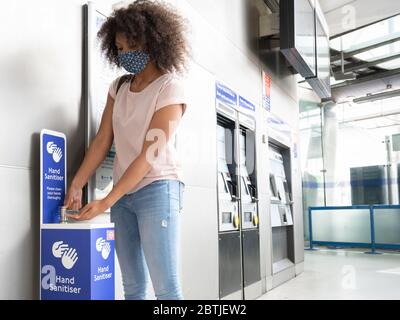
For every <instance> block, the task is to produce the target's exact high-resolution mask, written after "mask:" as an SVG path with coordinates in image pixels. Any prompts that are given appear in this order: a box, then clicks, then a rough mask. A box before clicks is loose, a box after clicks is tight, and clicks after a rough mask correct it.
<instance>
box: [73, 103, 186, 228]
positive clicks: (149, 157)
mask: <svg viewBox="0 0 400 320" xmlns="http://www.w3.org/2000/svg"><path fill="white" fill-rule="evenodd" d="M182 116H183V105H170V106H167V107H164V108H163V109H161V110H159V111H157V112H156V113H155V114H154V116H153V119H152V121H151V123H150V127H149V131H148V133H147V136H146V141H145V143H144V144H143V149H142V152H141V153H140V155H139V156H138V157H137V158H136V159H135V160H134V161H133V162H132V163H131V165H130V166H129V167H128V169H127V170H126V171H125V173H124V175H123V176H122V177H121V179H120V180H119V182H118V183H117V184H116V185H115V186H114V188H113V190H112V191H111V192H110V193H109V195H108V196H107V197H106V198H105V199H103V200H99V201H93V202H92V203H89V204H88V205H87V206H85V208H83V209H82V211H81V212H80V214H79V215H76V216H73V215H70V217H71V218H73V219H76V220H90V219H92V218H93V217H95V216H96V215H98V214H100V213H102V212H104V211H106V210H107V209H108V208H110V207H111V206H113V205H114V203H116V202H117V201H118V200H119V199H120V198H121V197H123V196H124V195H125V194H126V193H128V192H129V191H131V190H132V189H133V188H135V186H136V185H137V184H138V183H139V182H140V181H141V180H142V179H143V178H144V176H145V175H146V174H147V173H148V172H149V171H150V170H151V168H152V163H153V161H154V160H156V159H157V157H158V156H159V155H161V156H162V152H163V150H164V148H165V147H166V146H167V144H168V142H169V141H170V138H171V137H172V136H173V135H174V133H175V131H176V129H177V127H178V124H179V122H180V120H181V118H182Z"/></svg>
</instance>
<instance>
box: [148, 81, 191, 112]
mask: <svg viewBox="0 0 400 320" xmlns="http://www.w3.org/2000/svg"><path fill="white" fill-rule="evenodd" d="M174 104H183V105H184V111H186V108H187V101H186V95H185V82H184V81H183V80H182V79H180V78H178V77H173V78H172V79H171V80H170V81H168V82H167V83H166V85H165V86H164V87H163V88H162V89H161V91H160V93H159V96H158V99H157V102H156V108H155V111H158V110H160V109H162V108H164V107H167V106H170V105H174Z"/></svg>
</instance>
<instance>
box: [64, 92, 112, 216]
mask: <svg viewBox="0 0 400 320" xmlns="http://www.w3.org/2000/svg"><path fill="white" fill-rule="evenodd" d="M113 108H114V99H113V98H112V97H111V96H110V95H108V98H107V104H106V107H105V109H104V112H103V116H102V119H101V124H100V128H99V131H98V133H97V134H96V137H95V138H94V140H93V141H92V143H91V144H90V147H89V150H88V151H87V152H86V154H85V158H84V160H83V162H82V164H81V166H80V168H79V170H78V172H77V173H76V175H75V177H74V179H73V180H72V183H71V187H70V189H69V190H68V194H67V195H66V197H65V202H64V203H65V205H66V206H67V207H72V208H73V209H76V210H77V209H80V208H81V207H82V204H81V197H79V196H78V197H77V196H76V194H81V191H82V188H83V187H84V186H85V185H86V183H87V182H88V180H89V178H90V176H91V175H92V174H93V173H94V172H95V171H96V169H97V168H98V167H99V165H100V164H101V163H102V162H103V161H104V159H105V158H106V156H107V153H108V152H109V150H110V148H111V146H112V143H113V141H114V133H113V126H112V114H113Z"/></svg>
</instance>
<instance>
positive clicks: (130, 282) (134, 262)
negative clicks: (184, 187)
mask: <svg viewBox="0 0 400 320" xmlns="http://www.w3.org/2000/svg"><path fill="white" fill-rule="evenodd" d="M131 202H132V197H131V196H130V195H126V196H124V197H122V198H121V199H120V200H119V201H118V202H117V203H116V204H115V205H114V206H113V207H112V208H111V221H112V222H114V224H115V249H116V251H117V256H118V261H119V265H120V267H121V273H122V282H123V286H124V292H125V299H126V300H145V299H146V288H147V283H148V275H147V274H148V270H147V266H146V262H145V260H144V254H143V249H142V246H141V243H140V236H139V228H138V222H137V218H136V214H135V213H134V212H133V210H132V207H131V205H132V203H131Z"/></svg>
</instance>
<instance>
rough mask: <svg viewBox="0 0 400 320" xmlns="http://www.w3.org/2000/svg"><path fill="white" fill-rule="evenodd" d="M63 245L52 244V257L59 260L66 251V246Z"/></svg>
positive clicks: (58, 243) (60, 243)
mask: <svg viewBox="0 0 400 320" xmlns="http://www.w3.org/2000/svg"><path fill="white" fill-rule="evenodd" d="M63 243H64V242H62V241H57V242H54V244H53V247H52V252H53V256H54V257H56V258H61V257H62V255H63V253H64V251H66V250H68V245H67V244H63Z"/></svg>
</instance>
